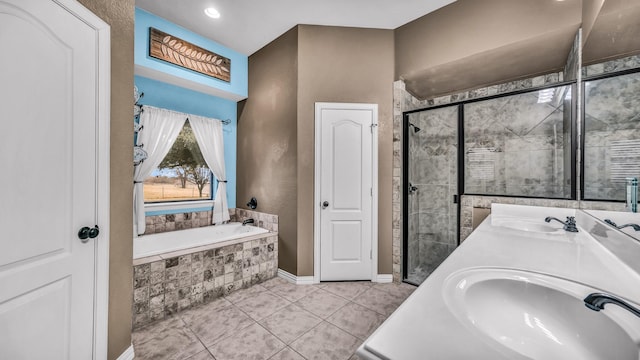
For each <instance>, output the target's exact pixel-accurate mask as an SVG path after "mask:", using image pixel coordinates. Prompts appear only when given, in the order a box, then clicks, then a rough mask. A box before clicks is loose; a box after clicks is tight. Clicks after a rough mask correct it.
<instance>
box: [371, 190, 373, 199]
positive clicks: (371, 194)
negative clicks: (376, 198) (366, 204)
mask: <svg viewBox="0 0 640 360" xmlns="http://www.w3.org/2000/svg"><path fill="white" fill-rule="evenodd" d="M371 196H372V197H373V188H371Z"/></svg>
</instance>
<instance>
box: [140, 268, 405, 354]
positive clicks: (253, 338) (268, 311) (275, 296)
mask: <svg viewBox="0 0 640 360" xmlns="http://www.w3.org/2000/svg"><path fill="white" fill-rule="evenodd" d="M414 289H415V287H414V286H411V285H408V284H394V283H390V284H376V283H371V282H333V283H321V284H317V285H294V284H291V283H289V282H287V281H286V280H283V279H281V278H277V277H276V278H273V279H271V280H268V281H266V282H264V283H262V284H259V285H254V286H252V287H250V288H248V289H244V290H240V291H237V292H235V293H232V294H230V295H229V296H226V297H223V298H220V299H216V300H214V301H213V302H210V303H208V304H205V305H202V306H199V307H197V308H193V309H190V310H187V311H184V312H181V313H178V314H176V315H174V316H172V317H170V318H167V319H164V320H162V321H160V322H157V323H153V324H151V325H148V326H146V327H143V328H141V329H138V330H136V331H135V332H134V333H133V346H134V351H135V358H136V360H144V359H153V360H160V359H175V360H178V359H185V360H187V359H188V360H231V359H243V360H250V359H271V360H304V359H314V360H315V359H329V360H355V359H359V358H358V356H357V355H355V351H356V349H357V348H358V346H360V344H362V342H363V341H364V340H365V339H366V338H367V337H368V336H369V335H370V334H371V333H372V332H373V331H374V330H375V329H376V328H377V327H378V326H380V324H382V322H383V321H384V320H385V319H386V318H387V317H388V316H389V315H391V313H392V312H393V311H394V310H395V309H396V308H397V307H398V306H399V305H400V304H401V303H402V302H403V301H404V300H405V299H406V298H407V297H408V296H409V295H410V294H411V293H412V292H413V290H414Z"/></svg>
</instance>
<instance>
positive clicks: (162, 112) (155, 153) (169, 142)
mask: <svg viewBox="0 0 640 360" xmlns="http://www.w3.org/2000/svg"><path fill="white" fill-rule="evenodd" d="M185 120H186V116H185V114H182V113H178V112H174V111H171V110H167V109H160V108H156V107H153V106H147V105H144V107H143V112H142V114H141V115H140V125H142V130H140V132H138V138H137V140H136V145H142V148H143V149H144V150H145V151H146V152H147V155H148V157H147V159H146V160H145V161H143V162H142V163H141V164H140V165H137V166H135V167H134V170H133V181H134V186H133V216H134V222H133V225H134V231H135V234H137V235H142V234H144V231H145V222H144V188H143V182H144V179H146V178H147V177H148V176H149V175H151V173H152V172H153V170H154V169H155V168H157V167H158V165H160V163H161V162H162V159H164V157H165V156H167V154H168V153H169V150H171V146H173V143H174V142H175V141H176V138H177V137H178V134H180V130H182V127H183V126H184V122H185Z"/></svg>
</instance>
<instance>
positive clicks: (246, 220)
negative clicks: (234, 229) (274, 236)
mask: <svg viewBox="0 0 640 360" xmlns="http://www.w3.org/2000/svg"><path fill="white" fill-rule="evenodd" d="M247 224H255V220H253V218H248V219H244V220H242V226H245V225H247Z"/></svg>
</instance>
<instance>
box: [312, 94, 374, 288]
mask: <svg viewBox="0 0 640 360" xmlns="http://www.w3.org/2000/svg"><path fill="white" fill-rule="evenodd" d="M376 119H377V105H374V104H330V103H317V104H316V131H317V132H318V134H317V135H319V138H318V139H317V142H316V146H319V148H317V149H316V152H317V158H316V161H317V162H318V163H316V169H317V171H316V179H317V180H318V181H319V184H318V183H316V184H317V186H316V187H317V189H316V190H319V191H317V192H316V195H317V196H316V202H317V203H316V206H317V208H316V213H318V214H319V238H320V241H319V242H320V279H319V280H320V281H330V280H372V279H373V276H372V275H373V272H374V268H373V250H374V249H373V243H374V241H373V240H374V233H375V232H374V231H373V227H374V209H373V205H374V194H375V191H374V181H373V180H374V166H373V164H374V163H373V158H374V156H373V154H374V151H373V149H374V146H373V145H374V142H373V139H374V132H375V126H377V124H376ZM318 188H319V189H318ZM375 243H376V244H377V241H375Z"/></svg>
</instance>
